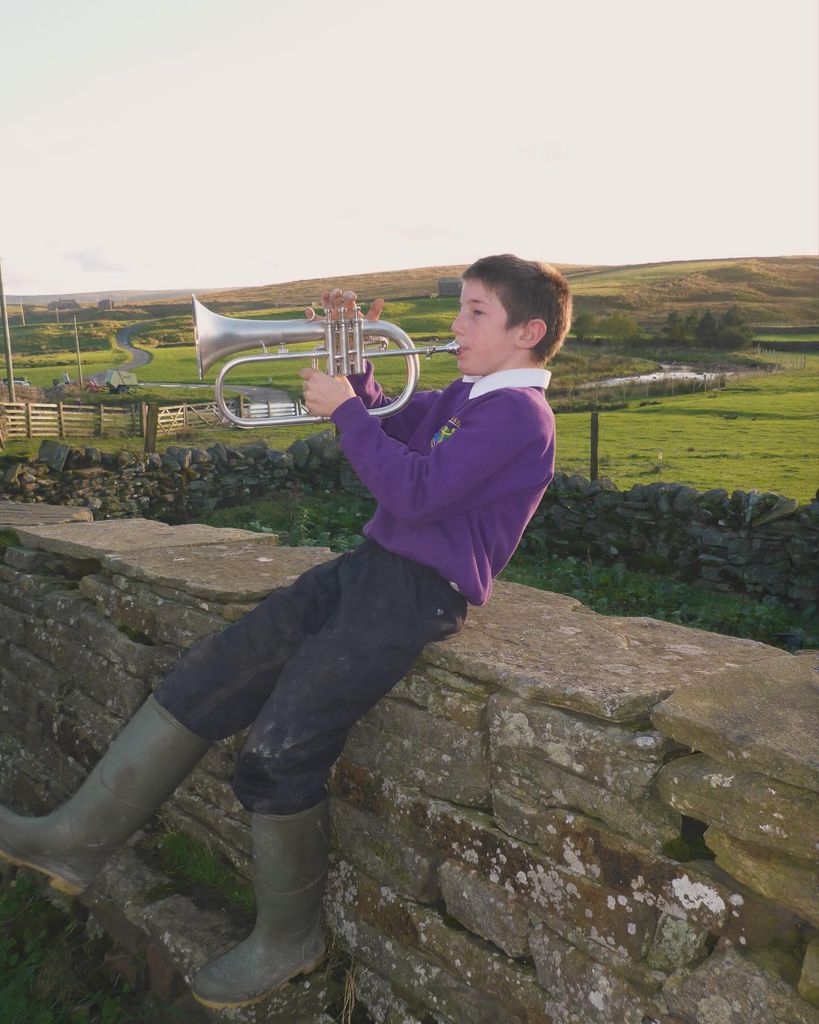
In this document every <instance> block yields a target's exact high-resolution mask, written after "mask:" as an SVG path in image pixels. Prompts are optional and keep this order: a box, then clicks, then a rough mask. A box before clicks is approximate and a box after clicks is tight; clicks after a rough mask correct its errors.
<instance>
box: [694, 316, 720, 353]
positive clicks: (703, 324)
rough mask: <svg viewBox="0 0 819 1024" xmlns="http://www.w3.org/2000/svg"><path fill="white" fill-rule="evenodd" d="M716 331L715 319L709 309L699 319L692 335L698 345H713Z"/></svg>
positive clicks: (717, 325) (717, 327) (717, 328)
mask: <svg viewBox="0 0 819 1024" xmlns="http://www.w3.org/2000/svg"><path fill="white" fill-rule="evenodd" d="M718 330H719V324H718V323H717V318H716V317H715V316H714V314H713V313H712V312H711V310H710V309H706V311H705V312H704V313H703V314H702V316H701V317H700V319H699V323H698V324H697V328H696V331H695V332H694V334H695V337H696V339H697V341H698V342H699V343H700V345H713V344H714V343H715V342H716V340H717V332H718Z"/></svg>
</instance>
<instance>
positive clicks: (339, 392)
mask: <svg viewBox="0 0 819 1024" xmlns="http://www.w3.org/2000/svg"><path fill="white" fill-rule="evenodd" d="M299 376H300V377H301V379H302V380H303V381H304V404H305V405H306V406H307V408H308V410H309V411H310V414H311V415H312V416H332V414H333V413H334V412H335V411H336V409H337V408H338V407H339V406H340V405H342V404H343V403H344V402H346V401H347V399H348V398H355V391H353V386H352V384H351V383H350V382H349V381H348V380H347V378H346V377H340V376H339V377H329V376H328V375H327V374H326V373H322V372H321V370H310V369H307V370H299Z"/></svg>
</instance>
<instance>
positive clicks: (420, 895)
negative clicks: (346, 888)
mask: <svg viewBox="0 0 819 1024" xmlns="http://www.w3.org/2000/svg"><path fill="white" fill-rule="evenodd" d="M332 822H333V835H334V838H335V845H336V848H338V849H340V850H344V852H345V855H346V856H347V857H349V858H350V860H352V861H353V862H354V863H355V864H356V865H357V866H358V867H359V868H360V869H361V870H362V871H364V872H365V873H366V874H368V875H370V876H371V877H372V878H375V879H377V880H378V881H379V882H381V883H383V884H385V885H388V886H390V887H391V888H393V889H395V891H396V892H398V893H400V894H401V895H404V896H409V897H410V898H411V899H416V900H421V901H423V902H427V903H434V902H437V900H439V899H440V898H441V888H440V885H439V884H438V873H437V868H438V864H439V863H440V859H441V858H440V854H437V855H431V854H430V853H429V852H428V851H426V850H424V849H423V848H422V847H420V846H418V845H412V844H411V843H410V842H409V841H408V839H407V837H406V835H402V836H396V835H394V834H393V833H392V832H391V831H390V829H389V828H388V827H386V826H385V825H384V824H383V822H381V821H380V820H379V819H378V818H376V817H375V816H374V815H371V814H367V813H366V812H365V811H361V810H359V809H358V808H356V807H353V806H352V805H351V804H347V803H344V802H342V801H339V800H335V799H334V800H333V805H332Z"/></svg>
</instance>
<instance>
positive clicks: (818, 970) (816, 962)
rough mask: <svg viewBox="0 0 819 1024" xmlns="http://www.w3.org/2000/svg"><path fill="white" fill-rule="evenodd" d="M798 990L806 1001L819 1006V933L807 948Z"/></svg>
mask: <svg viewBox="0 0 819 1024" xmlns="http://www.w3.org/2000/svg"><path fill="white" fill-rule="evenodd" d="M797 990H798V992H799V995H800V996H801V997H802V998H803V999H804V1000H805V1002H807V1003H810V1004H811V1006H818V1007H819V935H817V937H816V938H815V939H812V940H811V941H810V942H809V943H808V948H807V949H806V950H805V960H804V962H803V964H802V973H801V975H800V977H799V984H798V985H797Z"/></svg>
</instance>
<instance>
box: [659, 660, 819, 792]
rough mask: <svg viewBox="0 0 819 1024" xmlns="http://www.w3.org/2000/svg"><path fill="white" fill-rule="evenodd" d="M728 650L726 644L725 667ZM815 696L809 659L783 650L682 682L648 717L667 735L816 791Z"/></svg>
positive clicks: (730, 763) (817, 737)
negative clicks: (701, 679)
mask: <svg viewBox="0 0 819 1024" xmlns="http://www.w3.org/2000/svg"><path fill="white" fill-rule="evenodd" d="M729 657H730V656H729V654H728V652H727V651H726V652H725V653H724V654H723V659H722V664H723V666H725V664H726V662H728V659H729ZM731 661H733V659H731ZM816 700H817V682H816V674H815V672H814V671H813V670H812V668H811V666H810V665H809V664H808V663H807V661H806V659H802V658H795V657H793V656H792V655H782V654H778V655H776V656H774V657H770V658H765V659H764V660H762V661H758V662H756V663H754V664H746V665H742V666H740V667H736V666H730V665H729V666H728V667H723V668H722V669H721V670H720V671H719V672H717V673H715V675H714V677H713V678H712V679H710V680H708V681H706V682H701V683H699V684H697V685H692V686H687V687H681V688H680V689H678V690H677V691H676V692H675V693H674V695H673V696H671V697H668V698H667V699H666V700H664V701H663V702H662V703H661V704H659V705H658V706H657V707H656V709H655V710H654V712H653V714H652V716H651V720H652V722H653V723H654V725H655V726H656V728H657V729H659V730H660V732H662V733H663V734H664V735H666V736H671V737H672V738H673V739H675V740H677V741H678V742H679V743H682V744H684V745H685V746H687V747H690V748H691V749H692V750H698V751H701V752H702V753H704V754H707V755H708V756H709V757H712V758H713V759H714V760H715V761H718V762H719V763H720V764H724V765H727V766H728V767H729V768H734V767H741V768H743V769H744V770H745V771H752V772H759V773H760V774H761V775H764V776H766V777H768V778H772V779H777V780H778V781H780V782H786V783H788V784H789V785H791V786H797V787H801V788H804V789H809V790H811V791H812V792H815V793H817V792H819V729H817V728H816Z"/></svg>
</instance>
